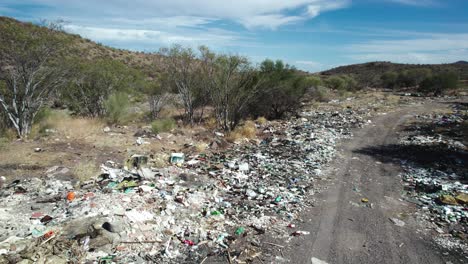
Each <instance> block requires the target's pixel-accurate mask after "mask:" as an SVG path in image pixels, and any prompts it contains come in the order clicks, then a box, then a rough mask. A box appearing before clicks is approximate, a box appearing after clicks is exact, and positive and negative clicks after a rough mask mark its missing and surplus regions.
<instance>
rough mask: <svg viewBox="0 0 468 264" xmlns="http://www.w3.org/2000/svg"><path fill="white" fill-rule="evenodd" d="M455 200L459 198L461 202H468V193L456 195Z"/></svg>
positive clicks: (458, 200)
mask: <svg viewBox="0 0 468 264" xmlns="http://www.w3.org/2000/svg"><path fill="white" fill-rule="evenodd" d="M455 200H457V202H458V203H459V204H468V194H467V193H460V194H458V195H457V196H455Z"/></svg>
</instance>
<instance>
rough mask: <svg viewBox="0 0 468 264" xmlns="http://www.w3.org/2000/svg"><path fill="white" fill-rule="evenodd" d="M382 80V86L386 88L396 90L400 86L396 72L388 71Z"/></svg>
mask: <svg viewBox="0 0 468 264" xmlns="http://www.w3.org/2000/svg"><path fill="white" fill-rule="evenodd" d="M380 79H381V80H382V86H383V87H384V88H390V89H392V88H395V87H397V86H398V73H396V72H394V71H388V72H386V73H384V74H382V76H381V77H380Z"/></svg>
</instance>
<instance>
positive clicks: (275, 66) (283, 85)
mask: <svg viewBox="0 0 468 264" xmlns="http://www.w3.org/2000/svg"><path fill="white" fill-rule="evenodd" d="M259 79H260V80H261V82H260V84H259V88H258V90H257V91H256V92H255V93H256V94H255V96H254V97H253V100H252V101H251V102H250V106H249V111H248V112H249V115H250V116H251V117H254V118H255V117H259V116H263V117H266V118H268V119H278V118H282V117H283V116H284V114H285V113H294V112H296V110H297V109H298V108H299V107H300V106H301V104H300V101H301V99H302V98H303V96H304V94H305V92H306V90H307V88H308V87H310V86H312V85H313V83H314V81H316V79H315V78H310V79H309V78H306V77H305V76H303V75H300V74H299V73H298V71H297V70H296V69H295V68H294V67H291V66H289V65H287V64H284V63H283V62H282V61H280V60H278V61H275V62H274V61H271V60H265V61H263V62H262V64H261V66H260V74H259Z"/></svg>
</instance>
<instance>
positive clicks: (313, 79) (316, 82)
mask: <svg viewBox="0 0 468 264" xmlns="http://www.w3.org/2000/svg"><path fill="white" fill-rule="evenodd" d="M305 81H306V82H307V84H308V85H310V87H314V88H317V87H319V86H321V85H323V81H322V79H321V78H320V77H319V76H308V77H306V79H305Z"/></svg>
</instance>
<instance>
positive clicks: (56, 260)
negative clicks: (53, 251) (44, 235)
mask: <svg viewBox="0 0 468 264" xmlns="http://www.w3.org/2000/svg"><path fill="white" fill-rule="evenodd" d="M66 263H68V261H67V260H66V259H64V258H61V257H59V256H56V255H52V256H49V257H47V260H46V261H45V264H66Z"/></svg>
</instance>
